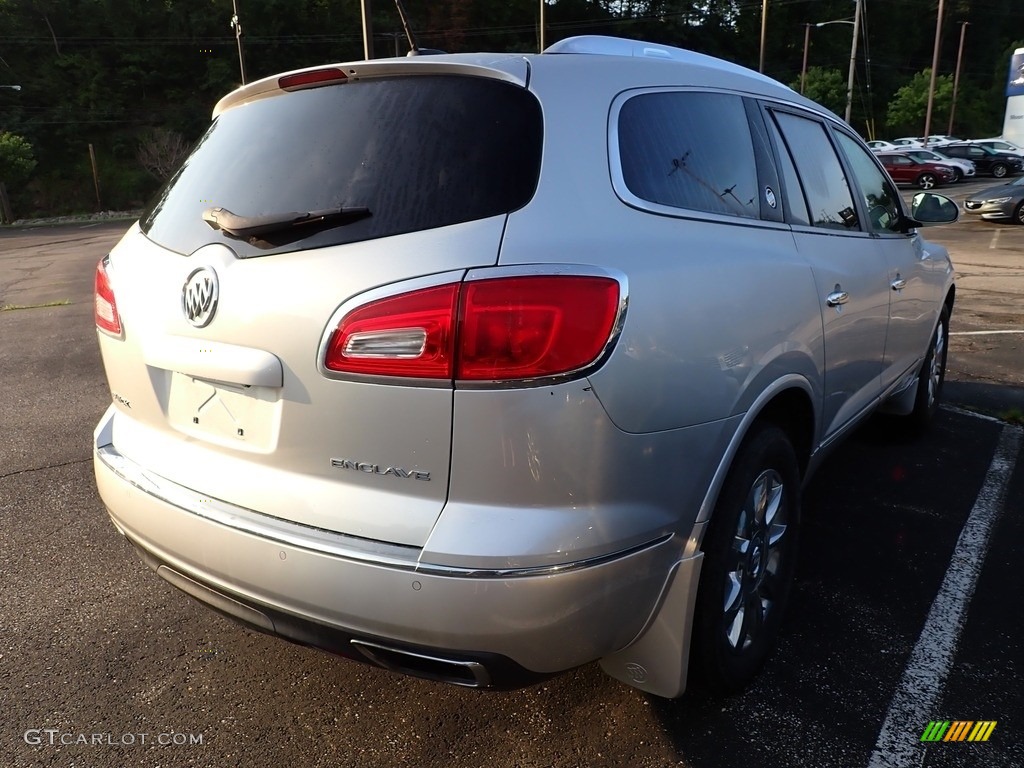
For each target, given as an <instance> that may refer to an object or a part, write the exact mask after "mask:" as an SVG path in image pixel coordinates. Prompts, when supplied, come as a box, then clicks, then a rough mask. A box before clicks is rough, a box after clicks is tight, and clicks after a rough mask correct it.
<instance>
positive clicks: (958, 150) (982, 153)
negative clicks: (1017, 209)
mask: <svg viewBox="0 0 1024 768" xmlns="http://www.w3.org/2000/svg"><path fill="white" fill-rule="evenodd" d="M942 154H944V155H948V156H949V157H959V158H961V159H963V160H970V161H971V162H973V163H974V167H975V168H976V169H977V173H978V174H979V175H982V176H995V177H996V178H997V179H1001V178H1003V177H1004V176H1014V175H1016V174H1018V173H1020V172H1021V168H1022V167H1024V158H1021V157H1018V156H1017V155H1011V154H1009V153H1008V152H997V151H995V150H994V149H989V148H988V147H984V146H981V145H980V144H969V143H967V142H962V143H960V144H943V145H942Z"/></svg>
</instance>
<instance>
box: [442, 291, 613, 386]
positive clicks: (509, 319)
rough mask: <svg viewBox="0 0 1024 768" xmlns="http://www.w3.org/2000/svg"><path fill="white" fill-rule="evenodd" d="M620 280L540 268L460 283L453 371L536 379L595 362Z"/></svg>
mask: <svg viewBox="0 0 1024 768" xmlns="http://www.w3.org/2000/svg"><path fill="white" fill-rule="evenodd" d="M618 309H619V284H618V283H617V282H616V281H615V280H612V279H611V278H608V277H580V276H572V275H543V276H531V277H507V278H497V279H493V280H477V281H473V282H468V283H466V284H465V285H464V287H463V300H462V307H461V313H460V318H459V320H460V324H459V344H458V350H459V352H458V356H457V363H456V369H455V378H457V379H475V380H491V379H493V380H499V379H533V378H537V377H539V376H553V375H556V374H559V373H567V372H569V371H575V370H577V369H579V368H583V367H584V366H586V365H588V364H589V363H592V362H593V361H594V360H595V359H597V357H598V355H600V354H601V351H602V350H603V349H604V347H605V344H607V343H608V338H609V336H610V335H611V332H612V326H613V325H614V323H615V317H616V315H617V314H618Z"/></svg>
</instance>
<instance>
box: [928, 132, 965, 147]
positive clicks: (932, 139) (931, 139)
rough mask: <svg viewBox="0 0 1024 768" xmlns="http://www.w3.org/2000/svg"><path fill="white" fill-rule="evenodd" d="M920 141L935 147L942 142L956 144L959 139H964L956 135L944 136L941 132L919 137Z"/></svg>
mask: <svg viewBox="0 0 1024 768" xmlns="http://www.w3.org/2000/svg"><path fill="white" fill-rule="evenodd" d="M918 141H920V142H921V144H923V145H924V146H927V147H934V146H938V145H941V144H955V143H956V142H958V141H963V139H958V138H957V137H956V136H943V135H941V134H933V135H931V136H928V137H923V136H922V137H921V138H919V139H918Z"/></svg>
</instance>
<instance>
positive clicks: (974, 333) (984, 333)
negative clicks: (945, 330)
mask: <svg viewBox="0 0 1024 768" xmlns="http://www.w3.org/2000/svg"><path fill="white" fill-rule="evenodd" d="M1004 333H1024V328H1018V329H1016V330H1002V331H951V332H950V334H949V335H950V336H999V335H1000V334H1004Z"/></svg>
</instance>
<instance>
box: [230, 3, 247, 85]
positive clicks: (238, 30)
mask: <svg viewBox="0 0 1024 768" xmlns="http://www.w3.org/2000/svg"><path fill="white" fill-rule="evenodd" d="M231 13H232V16H231V28H232V29H233V30H235V42H236V43H237V44H238V70H239V72H241V74H242V85H245V54H244V53H242V22H240V21H239V20H238V0H231Z"/></svg>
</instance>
